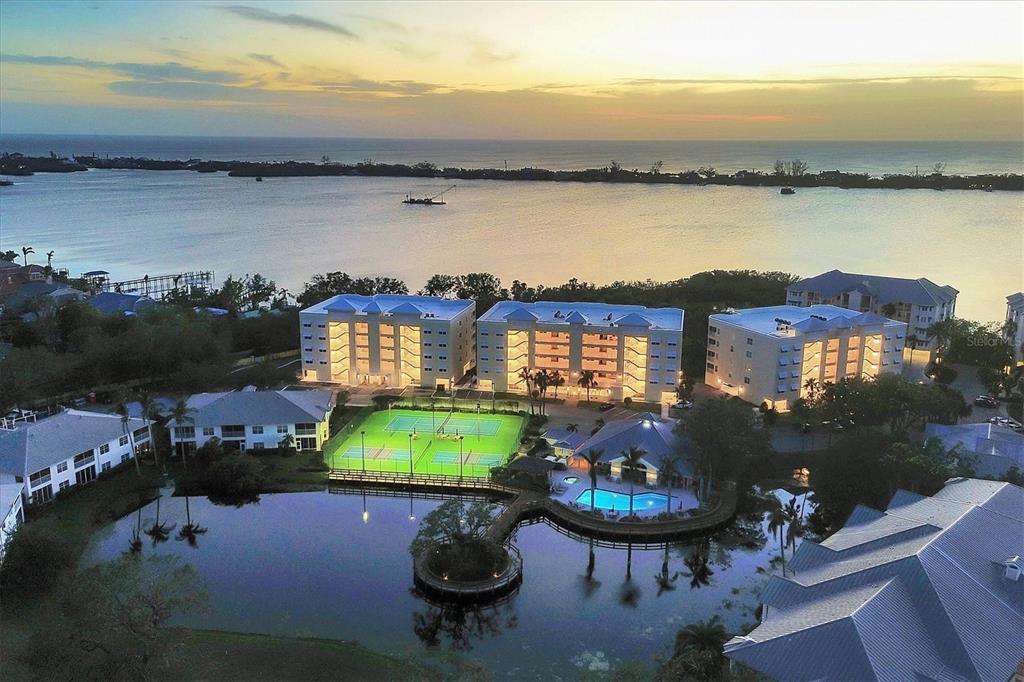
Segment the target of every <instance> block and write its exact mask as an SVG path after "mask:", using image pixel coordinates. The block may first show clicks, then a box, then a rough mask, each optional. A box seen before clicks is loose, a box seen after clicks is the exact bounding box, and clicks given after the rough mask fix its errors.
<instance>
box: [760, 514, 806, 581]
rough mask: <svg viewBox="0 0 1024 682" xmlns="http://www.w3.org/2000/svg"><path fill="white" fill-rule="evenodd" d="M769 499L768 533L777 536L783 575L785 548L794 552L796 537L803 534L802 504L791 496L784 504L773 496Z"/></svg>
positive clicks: (784, 571) (784, 572) (784, 570)
mask: <svg viewBox="0 0 1024 682" xmlns="http://www.w3.org/2000/svg"><path fill="white" fill-rule="evenodd" d="M771 500H772V502H771V507H770V508H769V509H768V533H769V534H770V535H771V536H772V537H774V538H778V541H779V558H780V559H781V560H782V575H783V576H785V575H786V548H787V547H791V548H792V550H793V552H796V541H797V538H799V537H802V536H803V534H804V522H803V513H802V510H803V505H802V504H797V501H796V497H791V498H790V500H789V502H787V503H786V504H782V502H780V501H779V499H778V498H777V497H774V496H773V497H772V498H771Z"/></svg>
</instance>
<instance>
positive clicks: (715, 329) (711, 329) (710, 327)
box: [708, 324, 718, 334]
mask: <svg viewBox="0 0 1024 682" xmlns="http://www.w3.org/2000/svg"><path fill="white" fill-rule="evenodd" d="M708 332H710V333H711V334H717V333H718V327H715V326H714V325H710V324H709V325H708Z"/></svg>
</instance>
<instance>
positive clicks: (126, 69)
mask: <svg viewBox="0 0 1024 682" xmlns="http://www.w3.org/2000/svg"><path fill="white" fill-rule="evenodd" d="M0 60H2V61H4V62H7V63H9V64H31V65H34V66H53V67H61V66H70V67H74V68H79V69H86V70H89V71H111V72H114V73H119V74H121V75H124V76H129V77H131V78H136V79H139V80H147V81H166V80H180V81H197V82H203V83H240V82H242V81H243V80H244V78H243V76H242V74H240V73H236V72H234V71H220V70H209V69H200V68H197V67H194V66H186V65H185V64H180V63H178V62H162V63H158V64H146V63H142V62H101V61H96V60H93V59H80V58H78V57H61V56H55V55H28V54H0Z"/></svg>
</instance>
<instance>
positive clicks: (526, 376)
mask: <svg viewBox="0 0 1024 682" xmlns="http://www.w3.org/2000/svg"><path fill="white" fill-rule="evenodd" d="M519 378H520V379H522V380H523V382H524V383H525V384H526V395H528V396H530V414H533V374H532V373H531V372H530V368H529V367H523V368H521V369H520V370H519Z"/></svg>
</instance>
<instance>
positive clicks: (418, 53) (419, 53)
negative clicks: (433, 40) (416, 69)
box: [385, 40, 440, 59]
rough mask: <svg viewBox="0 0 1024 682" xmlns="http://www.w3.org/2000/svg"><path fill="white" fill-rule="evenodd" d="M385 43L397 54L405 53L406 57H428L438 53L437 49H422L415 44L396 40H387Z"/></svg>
mask: <svg viewBox="0 0 1024 682" xmlns="http://www.w3.org/2000/svg"><path fill="white" fill-rule="evenodd" d="M385 45H386V46H387V47H388V48H390V49H392V50H394V51H395V52H397V53H398V54H401V55H405V56H406V57H411V58H413V59H430V58H433V57H436V56H437V55H439V54H440V52H438V51H437V50H427V49H422V48H419V47H416V46H415V45H410V44H409V43H406V42H402V41H398V40H394V41H390V42H387V43H385Z"/></svg>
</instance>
